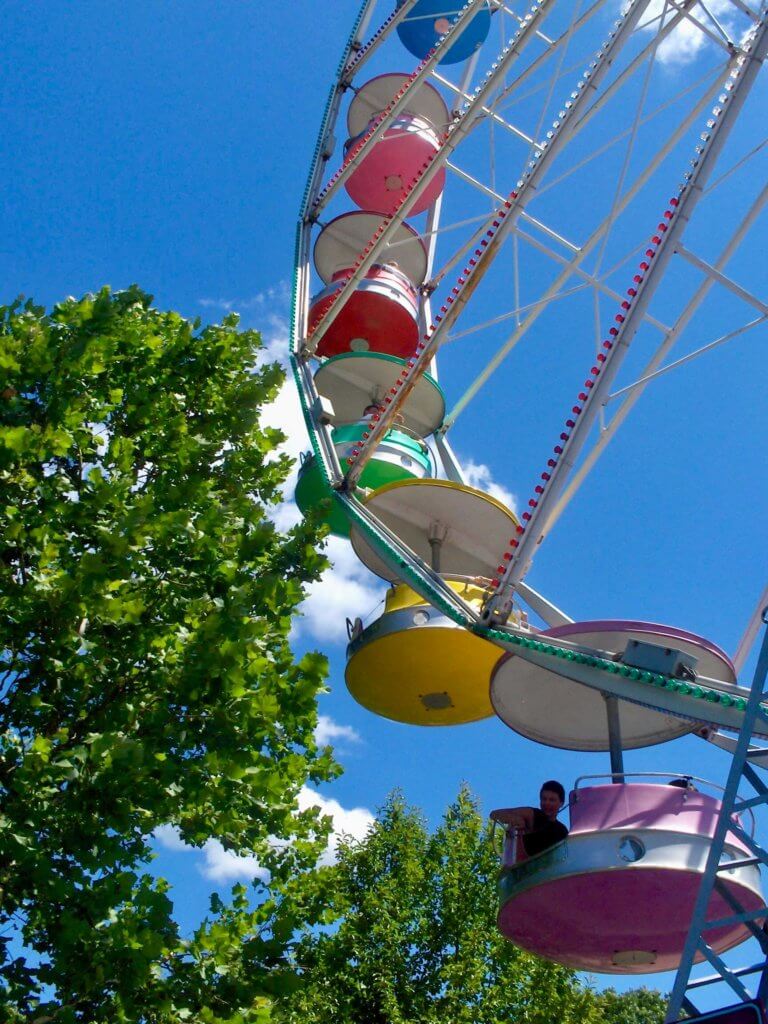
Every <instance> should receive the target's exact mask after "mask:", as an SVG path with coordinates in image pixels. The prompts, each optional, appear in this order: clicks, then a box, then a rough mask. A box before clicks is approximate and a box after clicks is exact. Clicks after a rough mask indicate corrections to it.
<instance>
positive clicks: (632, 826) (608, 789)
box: [498, 783, 765, 974]
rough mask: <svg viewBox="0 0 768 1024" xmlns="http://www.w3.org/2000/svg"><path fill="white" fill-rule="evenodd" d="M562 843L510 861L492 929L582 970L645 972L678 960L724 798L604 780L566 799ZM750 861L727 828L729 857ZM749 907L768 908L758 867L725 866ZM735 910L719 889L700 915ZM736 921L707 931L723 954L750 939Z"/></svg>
mask: <svg viewBox="0 0 768 1024" xmlns="http://www.w3.org/2000/svg"><path fill="white" fill-rule="evenodd" d="M570 807H571V830H570V835H569V836H568V838H567V839H565V840H564V841H563V842H561V843H559V844H557V845H556V846H553V847H551V848H550V849H549V850H545V851H544V852H543V853H540V854H538V855H537V856H535V857H531V858H529V859H527V860H523V861H522V862H520V860H519V859H517V860H516V862H515V863H510V857H509V854H508V855H507V857H506V863H504V864H503V866H502V873H501V876H500V881H499V892H500V910H499V916H498V924H499V928H500V930H501V931H502V933H503V934H504V935H505V936H506V937H507V938H508V939H511V940H512V941H513V942H514V943H515V945H518V946H520V947H522V948H523V949H526V950H529V951H530V952H532V953H536V954H538V955H539V956H543V957H545V958H546V959H548V960H554V961H556V962H557V963H561V964H565V965H567V966H569V967H574V968H576V969H578V970H585V971H598V972H602V973H608V974H643V973H647V972H650V971H665V970H671V969H673V968H676V967H677V964H678V962H679V960H680V955H681V953H682V950H683V945H684V943H685V939H686V935H687V932H688V924H689V922H690V919H691V912H692V910H693V905H694V902H695V899H696V894H697V892H698V889H699V884H700V882H701V877H702V874H703V872H704V867H705V864H706V859H707V854H708V853H709V848H710V843H711V839H712V836H713V835H714V831H715V826H716V823H717V817H718V813H719V810H720V802H719V801H718V800H717V799H715V798H714V797H712V796H709V795H707V794H704V793H700V792H698V791H691V790H686V789H680V788H677V787H675V786H669V785H660V784H658V783H655V784H649V783H632V784H626V783H623V784H606V785H597V786H590V787H585V788H578V784H577V788H576V789H574V791H573V792H572V793H571V795H570ZM750 856H751V851H750V850H749V849H748V847H747V846H746V845H745V843H744V842H743V841H742V840H741V839H740V838H739V837H738V836H737V835H736V834H735V833H733V832H731V833H729V834H728V837H727V839H726V844H725V857H726V858H727V859H728V860H739V859H742V858H748V857H750ZM719 878H720V880H721V882H722V883H723V885H724V886H725V888H726V889H727V891H728V893H729V894H730V895H731V896H732V897H735V898H736V899H737V900H738V901H739V903H740V904H741V905H742V906H743V908H744V910H746V911H758V910H760V909H761V908H762V907H764V906H765V903H764V900H763V896H762V892H761V888H760V874H759V870H758V868H757V867H756V866H755V865H754V864H747V865H742V866H740V867H734V868H730V869H727V870H723V871H721V873H720V875H719ZM729 914H732V908H731V907H730V906H729V904H728V903H727V902H726V900H725V899H724V898H723V897H722V896H720V895H719V894H718V893H717V892H715V893H714V894H713V896H712V898H711V900H710V905H709V910H708V914H707V918H708V920H710V921H717V919H718V918H724V917H726V916H728V915H729ZM750 935H751V933H750V931H749V928H748V925H746V924H744V923H741V922H736V923H729V924H727V925H722V926H716V927H714V928H711V929H709V930H708V931H707V933H706V939H707V942H708V943H709V945H710V946H711V947H712V948H713V949H714V950H715V951H716V952H723V951H724V950H727V949H730V948H731V947H732V946H735V945H738V944H739V943H740V942H744V941H745V940H746V939H748V938H749V937H750Z"/></svg>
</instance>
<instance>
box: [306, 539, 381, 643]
mask: <svg viewBox="0 0 768 1024" xmlns="http://www.w3.org/2000/svg"><path fill="white" fill-rule="evenodd" d="M326 554H327V555H328V558H329V559H330V561H331V568H330V569H328V570H326V572H324V573H323V575H322V576H321V578H320V579H319V580H318V581H317V582H316V583H310V585H309V586H308V587H307V597H306V599H305V600H304V601H303V603H302V604H301V605H300V606H299V612H300V616H301V617H300V618H297V619H296V620H294V629H295V631H296V634H298V635H303V634H305V633H308V634H310V635H311V636H313V637H315V638H316V639H318V640H322V641H323V642H324V643H341V642H345V641H346V639H347V627H346V620H347V618H350V619H355V618H356V617H357V616H359V617H360V618H361V619H363V621H364V622H366V624H367V621H368V620H369V619H370V617H371V615H372V613H373V612H375V611H379V610H380V609H379V605H380V604H381V603H382V602H383V600H384V593H385V591H386V584H384V583H383V582H382V581H381V580H380V579H379V578H378V577H377V576H374V575H373V573H371V572H369V571H368V570H367V569H366V568H365V566H364V565H363V564H362V562H360V561H359V559H358V557H357V555H356V554H355V553H354V551H353V550H352V545H351V544H350V543H349V541H348V540H345V539H344V538H342V537H333V536H331V537H329V538H328V542H327V547H326Z"/></svg>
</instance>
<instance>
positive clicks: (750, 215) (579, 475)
mask: <svg viewBox="0 0 768 1024" xmlns="http://www.w3.org/2000/svg"><path fill="white" fill-rule="evenodd" d="M766 202H768V185H766V186H765V187H764V188H763V190H762V192H761V193H760V195H759V196H758V197H757V199H756V200H755V202H754V203H753V204H752V206H751V207H750V208H749V210H748V211H747V213H746V215H745V216H744V218H743V219H742V221H741V223H740V224H739V226H738V227H737V229H736V231H734V233H733V235H732V236H731V238H730V240H729V241H728V243H727V244H726V246H725V248H724V249H723V251H722V253H721V254H720V257H719V258H718V260H717V263H716V264H715V266H716V268H718V269H722V268H723V267H725V266H727V264H728V261H729V260H730V258H731V256H732V255H733V254H734V253H735V252H736V250H737V249H738V247H739V245H741V242H742V240H743V239H744V237H745V235H746V234H747V232H748V231H749V229H750V228H751V227H752V225H753V223H754V222H755V220H756V219H757V217H758V215H759V213H760V211H761V210H762V208H763V206H764V205H765V204H766ZM713 286H714V280H713V279H712V278H707V279H706V280H705V281H703V282H702V283H701V285H700V286H699V288H698V289H697V291H696V292H695V293H694V295H693V296H692V297H691V299H690V300H689V301H688V303H687V304H686V306H685V308H684V309H683V311H682V313H681V314H680V316H679V317H678V318H677V320H676V321H675V323H674V325H673V327H672V330H671V331H670V332H669V334H668V335H667V337H666V338H665V339H664V341H663V342H662V344H661V345H660V346H659V348H658V349H657V350H656V352H655V353H654V355H653V357H652V359H651V360H650V362H649V363H648V364H647V366H646V367H645V369H644V370H643V374H642V377H641V379H640V380H639V381H638V382H637V383H636V385H635V387H634V388H633V390H632V391H631V392H630V393H628V394H627V397H626V398H625V399H624V401H623V402H622V403H621V405H620V406H619V408H618V409H617V410H616V412H615V413H614V415H613V418H612V419H611V421H610V423H609V424H608V425H607V426H606V427H605V428H604V430H603V431H602V432H601V434H600V437H599V438H598V440H597V441H596V442H595V445H594V447H593V448H592V449H591V450H590V451H589V453H588V454H587V455H586V457H585V459H584V461H583V462H582V463H581V465H580V466H579V468H578V470H577V471H576V472H575V474H574V476H573V479H572V480H571V482H570V483H569V484H568V486H567V488H566V489H565V490H564V491H563V494H562V496H561V497H560V499H559V500H558V501H557V502H556V503H555V505H554V507H553V508H552V511H551V512H550V514H549V516H548V517H547V520H546V522H545V523H544V526H543V527H542V529H543V531H544V532H546V533H548V532H549V531H550V530H551V529H552V528H553V527H554V525H555V523H556V522H557V521H558V519H559V518H560V516H561V515H562V514H563V512H564V511H565V508H566V507H567V505H568V503H569V502H570V501H571V499H572V498H573V496H574V495H575V494H576V491H577V490H578V489H579V487H580V486H581V484H582V483H583V481H584V479H585V478H586V476H587V474H588V473H589V472H590V470H591V469H592V467H593V466H594V465H595V463H596V462H597V460H598V459H599V458H600V455H601V454H602V453H603V451H604V450H605V449H606V448H607V446H608V445H609V444H610V442H611V440H612V438H613V437H614V435H615V434H616V431H617V430H618V429H619V427H620V426H621V425H622V423H623V422H624V420H625V419H626V418H627V416H628V415H629V413H630V412H631V410H632V408H633V407H634V404H635V402H637V400H638V399H639V398H640V396H641V395H642V393H643V391H644V390H645V387H646V382H650V381H651V380H652V379H653V378H654V376H655V375H656V372H657V370H658V368H659V367H660V365H661V363H662V361H663V360H664V358H665V357H666V355H667V353H668V352H669V351H670V350H671V348H672V346H673V345H674V344H675V342H676V341H677V340H678V338H680V337H681V336H682V334H683V332H684V331H685V330H686V328H687V327H688V324H689V323H690V321H691V320H692V318H693V316H694V314H695V312H696V310H697V309H698V308H699V306H700V305H701V304H702V302H703V301H704V299H705V298H706V297H707V295H708V294H709V292H710V290H711V289H712V287H713Z"/></svg>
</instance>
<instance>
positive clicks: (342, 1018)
mask: <svg viewBox="0 0 768 1024" xmlns="http://www.w3.org/2000/svg"><path fill="white" fill-rule="evenodd" d="M497 874H498V856H497V854H496V852H495V851H494V850H493V849H492V847H491V843H490V840H489V835H488V830H487V828H486V825H485V822H484V821H483V820H482V819H481V817H480V815H479V814H478V811H477V808H476V806H475V803H474V802H473V800H472V798H471V797H470V795H469V793H468V792H467V790H466V789H463V790H462V791H461V792H460V793H459V795H458V798H457V800H456V801H455V803H454V804H453V805H451V806H450V807H449V808H448V810H447V812H446V814H445V817H444V819H443V822H442V824H441V825H440V826H439V828H437V830H436V831H435V832H434V833H433V834H430V833H429V832H428V830H427V828H426V827H425V825H424V822H423V820H422V819H421V817H420V815H419V814H418V813H417V812H416V811H414V810H413V809H411V808H408V807H407V806H406V805H405V804H404V802H403V800H402V798H401V797H400V796H399V795H394V796H393V797H391V798H390V800H389V801H388V802H387V804H386V805H385V807H384V808H383V809H382V811H381V813H380V814H379V816H378V818H377V821H376V823H375V825H374V827H373V828H372V830H371V832H370V833H369V835H368V836H367V838H366V839H365V840H363V841H362V842H359V843H356V842H346V843H344V844H343V845H342V846H341V848H340V850H339V859H338V863H337V864H336V865H335V866H333V867H330V868H325V869H322V870H321V871H319V872H317V873H316V876H315V885H316V887H317V892H318V893H319V892H322V893H323V894H324V898H325V900H326V901H327V907H328V915H329V916H333V915H336V916H338V918H339V923H338V926H337V927H336V928H335V929H333V930H328V929H316V930H314V931H307V932H306V933H305V934H304V935H303V936H302V937H301V939H300V941H299V942H298V944H297V946H296V950H295V956H296V962H297V965H298V967H299V969H300V972H301V976H302V981H303V984H302V986H301V987H300V988H299V989H298V990H297V991H296V992H294V993H292V994H291V995H289V996H286V997H285V998H284V999H283V1000H282V1001H281V1002H280V1003H279V1004H278V1007H277V1013H276V1016H277V1019H278V1020H279V1021H281V1022H282V1024H299V1022H302V1024H315V1022H317V1024H321V1022H322V1024H327V1022H328V1021H329V1020H330V1021H333V1022H334V1024H360V1022H366V1024H438V1022H440V1024H445V1022H446V1021H450V1022H451V1024H497V1022H501V1021H515V1022H516V1024H551V1022H554V1021H557V1022H558V1024H571V1022H573V1024H577V1022H578V1024H584V1022H588V1024H602V1022H603V1021H604V1020H608V1019H609V1018H607V1017H606V1016H605V1014H604V1009H605V1003H604V1001H603V999H602V997H601V996H599V995H597V994H595V993H594V992H593V991H592V990H591V989H590V988H588V987H586V986H584V985H582V984H580V982H579V981H578V979H577V976H576V974H575V972H573V971H571V970H568V969H567V968H564V967H560V966H557V965H555V964H552V963H548V962H546V961H544V960H541V959H539V958H538V957H535V956H532V955H530V954H528V953H525V952H523V951H522V950H519V949H517V948H515V947H514V946H512V945H511V943H509V942H507V941H506V940H505V939H503V938H502V936H501V935H500V934H499V932H498V930H497V928H496V898H495V882H496V877H497ZM304 888H305V891H306V886H305V887H304ZM315 916H316V917H317V916H318V915H317V914H316V915H315ZM621 998H622V997H619V996H616V994H615V993H614V994H613V995H612V997H611V999H610V1001H609V1002H610V1008H611V1009H615V1008H616V1007H617V1006H618V1005H619V1004H620V1002H621ZM651 998H653V997H651ZM617 1001H618V1002H617ZM658 1006H659V1007H661V1008H662V1013H661V1015H660V1016H658V1017H657V1018H654V1017H652V1016H650V1015H649V1016H647V1017H645V1018H643V1017H638V1018H637V1020H638V1021H641V1020H642V1022H643V1024H646V1021H647V1022H650V1021H652V1020H659V1021H660V1020H661V1019H662V1017H663V1003H662V1002H661V1000H660V998H659V999H658ZM628 1019H633V1020H634V1019H635V1018H634V1017H633V1018H628ZM610 1020H618V1018H617V1017H615V1016H613V1017H611V1018H610Z"/></svg>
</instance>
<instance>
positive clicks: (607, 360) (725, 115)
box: [484, 18, 768, 618]
mask: <svg viewBox="0 0 768 1024" xmlns="http://www.w3.org/2000/svg"><path fill="white" fill-rule="evenodd" d="M766 50H768V18H766V19H765V21H764V22H763V23H762V24H761V25H760V26H758V28H757V29H756V30H755V31H754V33H753V34H752V38H751V39H750V40H748V41H747V43H746V45H745V48H744V50H742V51H740V52H739V54H738V56H737V57H735V58H734V61H733V68H732V71H731V76H730V77H729V79H728V82H727V83H726V85H725V86H724V88H725V90H726V91H725V92H724V94H723V95H724V99H723V106H722V107H718V108H716V109H717V113H716V114H714V115H713V119H712V121H711V130H710V131H708V132H706V133H704V135H703V136H702V138H703V139H704V144H703V145H700V146H698V147H697V152H698V157H697V159H696V160H695V161H694V165H693V170H692V171H691V172H689V173H687V174H686V182H685V184H684V185H683V187H682V188H681V191H680V194H679V195H678V196H677V197H675V198H674V200H673V202H672V204H671V207H672V208H671V209H668V210H667V211H665V215H664V216H665V218H666V221H662V222H661V223H660V224H659V229H658V234H655V235H654V236H653V238H652V247H651V248H649V249H648V250H647V259H646V260H645V261H643V263H641V264H640V270H641V273H640V274H638V275H636V276H635V282H636V285H637V286H636V287H633V288H630V289H629V291H628V294H629V296H630V299H629V301H628V302H627V301H625V302H624V303H622V307H623V309H624V310H625V312H622V313H619V314H617V316H616V322H617V323H618V327H616V326H614V327H612V328H611V330H610V332H609V333H610V336H611V338H610V340H606V341H605V342H604V347H605V348H606V350H607V354H605V353H603V354H601V355H598V357H597V359H598V360H599V361H600V363H601V364H602V365H600V364H598V366H597V367H593V374H592V375H593V377H594V381H593V384H592V386H591V387H590V388H589V389H588V391H587V392H586V393H585V394H584V396H583V397H582V394H580V395H579V404H578V405H576V406H574V416H575V419H573V418H569V419H568V420H567V421H566V430H565V431H564V432H562V433H561V435H560V437H561V440H562V444H559V445H556V446H555V459H554V460H553V459H550V460H549V464H548V465H549V467H550V468H549V469H548V470H547V471H546V472H545V473H543V474H542V479H543V480H544V484H543V486H542V485H541V484H537V485H536V488H535V493H536V497H534V498H531V499H530V501H529V503H528V504H529V507H530V509H531V511H529V512H525V513H523V519H524V520H525V525H523V526H521V527H520V528H519V530H518V533H519V536H518V537H517V538H515V539H513V540H512V543H511V547H512V551H511V552H510V553H508V554H507V564H506V568H505V569H504V572H503V573H502V574H501V577H500V579H499V580H498V581H497V582H496V584H495V593H494V596H493V597H492V598H491V600H490V601H489V602H488V605H487V607H486V609H485V612H484V614H485V615H486V617H487V618H490V617H492V616H493V615H494V612H495V611H496V609H498V608H504V607H506V604H507V601H508V598H507V593H506V591H507V590H508V588H510V587H514V584H515V583H516V582H517V580H519V579H521V578H522V577H523V576H524V575H525V573H526V572H527V570H528V568H529V566H530V563H531V560H532V558H533V554H534V552H535V549H536V548H537V547H538V545H539V544H540V542H541V540H542V539H543V536H544V535H543V533H542V532H541V527H540V524H541V523H546V517H547V515H548V512H549V509H550V508H551V507H552V505H553V504H554V502H555V501H556V500H557V498H558V497H559V496H560V494H561V493H562V491H563V489H564V487H565V484H566V481H567V477H568V475H569V474H570V472H571V470H572V469H573V468H574V465H575V462H576V459H577V458H578V456H579V453H580V451H581V449H582V447H583V446H584V443H585V441H586V436H587V434H588V431H589V430H590V428H591V426H592V424H593V422H594V420H595V417H596V414H597V412H598V410H599V406H600V400H601V398H602V396H604V395H605V394H606V393H608V391H609V389H610V386H611V384H612V382H613V379H614V378H615V375H616V373H617V371H618V369H619V366H620V365H621V362H622V360H623V358H624V356H625V355H626V352H627V351H628V348H629V345H630V344H631V342H632V339H633V337H634V335H635V334H636V332H637V329H638V326H639V324H638V320H639V318H640V316H641V315H642V313H643V312H644V311H645V310H646V309H647V307H648V304H649V302H650V300H651V298H652V296H653V294H654V292H655V290H656V288H657V287H658V284H659V282H660V279H661V277H663V273H664V270H665V268H666V266H667V264H668V263H669V260H670V259H671V257H672V255H673V253H674V244H675V243H676V241H677V240H678V239H679V238H681V237H682V234H683V232H684V230H685V227H686V225H687V223H688V221H689V219H690V217H691V215H692V213H693V211H694V209H695V207H696V205H697V204H698V202H699V199H700V197H701V189H702V188H703V187H704V186H705V184H706V181H707V179H708V177H709V175H710V174H711V171H712V165H713V164H714V163H715V162H716V160H717V158H718V156H719V154H720V152H721V150H722V147H723V145H724V143H725V140H726V139H727V137H728V135H729V134H730V131H731V129H732V127H733V124H734V122H735V120H736V118H737V117H738V114H739V112H740V110H741V108H742V106H743V104H744V101H745V100H746V97H747V95H748V94H749V92H750V90H751V88H752V86H753V84H754V81H755V79H756V77H757V73H758V71H759V70H760V66H761V64H762V62H763V60H764V59H765V56H766ZM582 403H583V404H582Z"/></svg>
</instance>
